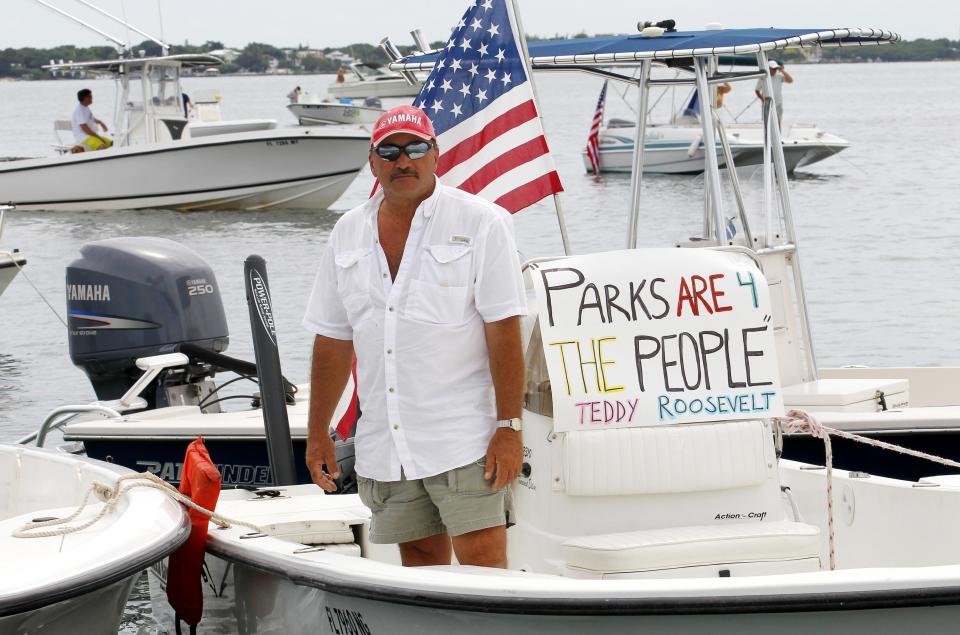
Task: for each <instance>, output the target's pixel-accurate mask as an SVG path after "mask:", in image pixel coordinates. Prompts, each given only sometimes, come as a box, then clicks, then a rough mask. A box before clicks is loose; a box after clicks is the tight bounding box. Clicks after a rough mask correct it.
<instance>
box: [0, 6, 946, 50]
mask: <svg viewBox="0 0 960 635" xmlns="http://www.w3.org/2000/svg"><path fill="white" fill-rule="evenodd" d="M0 1H2V5H3V9H4V10H3V16H4V18H3V23H4V24H3V39H2V42H0V47H3V48H7V47H13V48H19V47H24V46H35V47H40V48H46V47H51V46H55V45H58V44H77V45H83V46H90V45H95V44H103V43H104V39H103V38H102V37H100V36H98V35H96V34H94V33H91V32H89V31H87V30H86V29H83V28H82V27H80V26H77V25H75V24H73V23H71V22H69V21H68V20H66V19H65V18H63V17H61V16H58V15H56V14H55V13H53V12H52V11H50V10H49V9H46V8H44V7H42V6H41V5H39V4H37V3H36V2H34V0H0ZM47 1H48V2H50V3H51V4H54V5H56V6H58V7H60V8H62V9H65V10H67V11H69V12H70V13H73V14H74V15H77V16H78V17H82V18H83V19H85V20H86V21H88V22H91V23H93V24H94V25H96V26H98V27H100V28H101V29H102V30H105V31H107V32H109V33H111V34H113V35H115V36H117V37H119V39H121V40H127V34H126V31H125V30H124V28H123V27H122V26H118V25H116V24H111V23H110V21H109V20H108V19H107V18H104V17H102V16H99V15H97V14H96V13H95V12H94V11H93V10H91V9H89V8H87V7H85V6H83V5H82V4H81V3H80V2H79V1H77V0H47ZM518 2H519V5H520V13H521V16H522V19H523V23H524V28H525V30H526V32H527V33H532V34H536V35H553V34H555V33H561V34H564V33H570V34H573V33H577V32H579V31H586V32H588V33H625V32H631V31H633V30H635V24H636V22H637V20H639V19H646V20H651V19H652V20H661V19H664V18H674V19H676V20H677V24H678V26H679V28H681V29H687V30H690V29H699V28H701V27H702V26H703V25H704V24H706V23H708V22H720V23H721V24H723V25H724V26H725V27H760V26H777V27H791V28H807V27H824V28H830V27H846V26H864V27H877V28H882V29H887V30H890V31H895V32H897V33H900V34H901V35H902V36H903V37H905V38H907V39H915V38H919V37H927V38H939V37H948V38H950V39H960V2H957V1H956V0H915V1H914V2H908V3H906V2H901V1H894V0H873V1H869V2H868V1H865V0H851V1H848V0H840V1H837V0H805V1H802V2H783V1H781V2H767V3H761V2H757V1H756V0H727V1H726V2H718V1H717V0H685V1H683V2H675V3H663V2H660V3H654V2H637V1H636V0H590V1H582V0H518ZM95 3H96V4H97V5H98V6H99V7H101V8H103V9H105V10H107V11H109V12H111V13H114V14H115V15H123V11H124V9H125V10H126V15H127V17H128V19H129V21H130V22H132V23H133V24H135V25H136V26H138V27H139V28H140V29H142V30H144V31H147V32H150V33H153V34H155V35H158V36H159V35H160V31H161V27H160V24H161V22H160V12H161V11H162V15H163V29H162V30H163V37H164V38H165V39H166V40H167V41H170V42H172V43H175V44H182V43H183V42H184V41H185V40H186V41H189V42H191V43H194V44H199V43H202V42H204V41H206V40H219V41H221V42H223V43H225V44H226V45H228V46H233V47H238V48H239V47H243V46H244V45H246V44H247V43H249V42H251V41H258V42H266V43H269V44H274V45H277V46H296V45H298V44H309V45H311V46H315V47H325V46H341V45H345V44H350V43H353V42H370V43H376V42H378V41H379V40H380V38H381V37H383V36H384V35H389V36H391V37H392V38H393V40H394V41H395V42H397V43H400V44H408V43H412V42H411V40H410V37H409V35H408V33H409V31H410V29H412V28H416V27H420V28H421V29H422V30H423V32H424V35H426V37H427V39H428V40H431V41H434V40H445V39H446V36H447V34H448V33H449V29H450V27H452V26H453V25H454V24H455V23H456V22H457V20H458V19H459V17H460V15H461V13H463V11H464V10H465V9H466V7H467V5H468V3H469V0H406V1H400V2H397V1H393V2H389V1H387V0H159V3H160V10H159V11H158V5H157V3H158V0H95ZM668 5H674V6H673V7H672V8H667V7H668ZM645 7H646V9H645ZM131 39H132V40H133V41H134V42H137V41H140V40H141V39H142V38H140V37H139V36H136V35H135V34H134V35H133V36H132V37H131Z"/></svg>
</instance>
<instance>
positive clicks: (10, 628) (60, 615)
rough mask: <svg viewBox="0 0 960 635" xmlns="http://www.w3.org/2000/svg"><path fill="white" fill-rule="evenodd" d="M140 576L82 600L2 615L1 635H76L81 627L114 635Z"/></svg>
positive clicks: (91, 592) (108, 587)
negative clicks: (37, 634)
mask: <svg viewBox="0 0 960 635" xmlns="http://www.w3.org/2000/svg"><path fill="white" fill-rule="evenodd" d="M139 577H140V573H139V572H137V573H136V574H134V575H131V576H128V577H126V578H124V579H122V580H119V581H118V582H114V583H113V584H111V585H109V586H105V587H103V588H100V589H96V590H93V591H90V592H89V593H85V594H83V595H80V596H78V597H73V598H70V599H67V600H63V601H62V602H56V603H54V604H50V605H47V606H43V607H40V608H37V609H34V610H32V611H26V612H24V613H18V614H16V615H5V616H0V633H4V634H5V635H7V634H9V635H13V634H14V633H16V634H17V635H19V634H21V633H22V634H24V635H27V634H30V635H33V634H34V633H42V634H43V635H60V634H61V633H62V634H63V635H73V634H75V633H77V632H79V631H78V630H77V625H78V624H82V625H83V631H82V632H84V633H90V634H91V635H93V634H94V633H96V634H100V635H114V634H115V633H116V632H117V631H118V630H119V629H120V619H121V617H122V614H123V607H124V605H125V604H126V602H127V597H129V595H130V591H131V590H132V589H133V585H134V584H135V583H136V581H137V578H139Z"/></svg>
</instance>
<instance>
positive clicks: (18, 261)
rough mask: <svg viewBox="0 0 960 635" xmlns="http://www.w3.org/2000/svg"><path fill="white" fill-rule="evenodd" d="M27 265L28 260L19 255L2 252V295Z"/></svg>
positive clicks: (0, 279)
mask: <svg viewBox="0 0 960 635" xmlns="http://www.w3.org/2000/svg"><path fill="white" fill-rule="evenodd" d="M25 264H27V259H26V258H23V257H21V256H20V255H19V254H18V253H5V252H0V295H3V292H4V291H6V290H7V287H8V286H10V283H11V282H13V279H14V278H16V277H17V274H18V273H20V267H22V266H24V265H25Z"/></svg>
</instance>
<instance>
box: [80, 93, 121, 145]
mask: <svg viewBox="0 0 960 635" xmlns="http://www.w3.org/2000/svg"><path fill="white" fill-rule="evenodd" d="M77 101H79V102H80V103H79V104H77V107H76V108H75V109H74V111H73V117H72V118H71V123H72V124H73V138H74V140H75V141H76V142H77V145H79V146H82V147H83V149H84V150H103V149H105V148H109V147H110V146H112V145H113V141H112V140H111V139H110V138H109V137H103V136H101V135H100V134H98V133H97V125H99V126H100V127H101V128H103V131H104V132H107V124H105V123H103V122H102V121H100V120H99V119H97V118H96V117H94V116H93V111H92V110H90V104H92V103H93V93H92V92H91V91H90V89H89V88H84V89H82V90H80V91H78V92H77Z"/></svg>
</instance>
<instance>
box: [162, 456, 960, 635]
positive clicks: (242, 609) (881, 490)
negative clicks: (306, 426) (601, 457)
mask: <svg viewBox="0 0 960 635" xmlns="http://www.w3.org/2000/svg"><path fill="white" fill-rule="evenodd" d="M780 473H781V475H782V476H783V484H784V485H786V486H788V487H789V488H790V490H791V491H792V495H793V497H794V498H795V500H796V503H797V506H798V507H799V510H800V513H801V514H803V516H804V517H805V520H806V521H807V522H813V523H816V524H817V525H818V526H820V527H821V529H822V530H824V533H823V535H822V536H821V541H822V542H821V549H823V550H824V551H823V554H822V560H823V562H824V563H826V562H827V556H826V549H827V544H826V535H825V534H826V531H825V529H826V505H825V500H824V496H825V480H824V470H823V468H816V467H814V466H808V465H807V466H805V465H801V464H797V463H793V462H789V461H782V462H781V469H780ZM912 485H913V484H911V483H908V482H902V481H893V480H890V479H883V478H879V477H864V476H862V475H858V474H849V473H847V472H841V471H837V472H835V473H834V491H835V496H836V499H837V504H836V505H835V509H834V514H835V515H836V516H837V518H836V521H835V527H836V533H837V558H838V563H839V569H838V570H836V571H830V570H826V567H824V570H820V571H806V572H798V573H779V574H776V573H774V574H768V575H753V576H751V575H746V576H738V575H733V576H732V577H719V578H718V577H717V576H716V575H714V576H712V577H710V576H699V577H698V576H697V575H696V574H695V575H693V576H691V577H685V574H684V573H683V570H682V569H681V570H679V571H678V575H679V576H680V577H677V576H671V575H666V576H662V577H660V576H658V573H657V572H650V575H648V576H643V577H640V578H629V577H626V578H623V577H617V576H613V577H611V578H610V579H578V578H576V577H567V576H557V575H549V574H542V573H526V572H523V571H517V570H513V571H500V570H490V569H483V568H477V567H460V566H456V565H454V566H448V567H426V568H414V569H404V568H401V567H397V566H395V564H391V559H390V556H389V552H388V551H387V550H389V549H394V548H393V547H385V546H378V545H371V544H369V543H367V541H366V533H365V532H366V530H365V527H363V526H362V525H355V526H354V532H355V535H356V537H357V538H356V543H357V545H358V546H357V545H355V546H354V547H353V548H354V549H355V552H354V554H353V555H349V552H348V551H345V550H342V547H343V546H342V545H339V544H328V545H327V546H326V547H312V546H311V544H312V543H313V542H316V541H315V540H314V541H310V540H306V539H301V540H303V544H300V543H299V542H298V540H292V541H291V540H289V539H280V538H275V537H273V536H270V535H267V536H260V537H255V536H252V535H248V534H249V530H247V529H244V528H232V529H228V530H222V531H214V530H212V529H211V534H210V538H209V539H208V543H207V551H208V553H207V565H208V571H209V579H210V583H209V584H206V585H205V586H204V588H205V596H206V601H207V602H208V605H207V609H205V614H204V622H203V623H204V624H205V625H206V626H207V628H210V629H211V632H236V633H258V632H259V633H263V632H283V633H291V634H293V633H331V634H336V635H346V634H348V633H397V634H404V633H410V634H414V633H446V632H451V631H450V628H451V624H456V632H457V633H458V634H461V635H472V634H478V635H479V634H487V633H490V632H500V631H501V630H503V631H505V632H510V633H527V634H542V635H556V634H565V633H570V634H571V635H572V634H574V633H583V632H590V633H597V634H607V633H609V634H613V633H626V632H641V633H646V632H650V633H677V634H680V633H684V634H700V633H702V634H704V635H706V634H713V633H730V634H734V633H737V634H741V633H746V634H753V633H756V634H757V635H760V634H767V633H770V632H776V633H784V634H797V635H803V634H807V633H811V632H822V633H844V634H845V635H846V634H863V635H875V634H876V633H878V632H883V633H887V632H891V633H892V632H921V633H951V632H954V631H955V624H956V620H957V619H960V564H958V562H960V553H958V552H957V550H956V549H955V548H954V547H953V546H952V544H953V541H952V539H950V538H949V537H950V536H952V535H954V533H955V531H956V530H957V528H958V520H957V518H956V514H954V513H953V512H952V511H950V510H951V509H953V507H952V503H951V502H950V501H954V502H955V501H956V499H958V498H960V490H958V489H957V487H955V486H953V485H952V484H950V483H946V482H944V484H943V485H940V486H933V485H929V486H928V488H927V489H925V490H923V495H922V496H920V495H918V492H919V491H920V490H918V489H917V488H916V487H914V486H912ZM283 489H284V490H285V494H286V495H287V496H289V497H290V498H287V499H283V498H275V499H271V500H273V501H274V502H273V503H270V502H258V503H257V505H256V506H255V507H253V506H250V504H249V503H248V502H247V501H245V500H242V498H243V497H245V496H246V497H251V498H255V497H254V496H253V495H252V494H249V493H246V494H244V493H241V492H225V493H224V495H223V496H222V497H221V503H220V504H219V505H218V511H220V512H221V513H224V514H225V515H227V516H234V517H236V516H237V515H238V514H244V513H246V514H247V515H245V516H244V518H245V519H246V520H248V521H251V522H254V523H256V524H258V525H260V526H261V527H266V529H265V531H267V532H268V533H269V532H271V531H277V532H278V533H281V534H287V535H298V536H299V535H304V534H309V533H310V532H330V531H333V530H334V527H335V526H336V524H337V522H340V521H343V522H350V523H356V522H362V521H360V520H358V519H359V518H360V514H359V513H358V512H357V511H356V509H363V508H362V506H360V504H359V501H358V500H357V497H356V496H354V495H342V496H332V497H331V496H323V495H322V494H319V493H318V490H317V488H316V487H314V486H297V487H292V488H283ZM514 491H515V493H522V492H524V488H523V487H517V486H515V488H514ZM530 494H531V492H526V495H527V496H529V495H530ZM301 496H304V497H306V498H307V499H312V500H304V501H303V502H302V504H301V505H302V506H301V508H300V510H299V512H298V511H295V510H296V508H295V507H293V505H295V503H294V501H296V500H297V499H298V498H300V497H301ZM518 502H521V501H520V499H518ZM271 505H275V506H278V507H282V509H277V510H276V511H274V512H271V510H270V506H271ZM854 505H855V507H854ZM891 509H897V510H909V512H908V513H902V514H898V515H896V516H892V515H891V513H890V510H891ZM244 510H247V511H246V512H245V511H244ZM713 511H714V510H711V513H713ZM638 513H639V512H638ZM272 514H273V515H272ZM624 514H625V515H626V516H629V515H630V513H628V512H624ZM270 523H276V525H275V526H273V527H272V528H271V525H270ZM523 523H524V519H523V517H522V516H521V517H520V518H518V525H517V526H516V527H514V528H512V529H511V530H510V531H509V532H508V542H509V543H510V544H512V545H513V546H512V547H511V554H512V555H511V563H514V564H513V566H516V565H515V561H516V559H517V558H524V557H526V554H527V553H528V551H527V550H525V549H523V548H522V546H521V545H520V544H519V542H518V540H521V539H522V535H523V533H524V531H526V530H524V529H523ZM518 531H519V533H518ZM241 536H244V537H241ZM867 536H869V539H868V538H867ZM904 536H913V537H914V539H913V540H910V541H905V540H904V538H903V537H904ZM551 538H552V539H557V538H558V537H557V536H552V537H551ZM907 542H909V544H907ZM361 549H362V550H363V551H364V557H357V555H358V554H359V553H360V550H361ZM394 560H395V556H394ZM151 575H152V579H151V588H152V589H156V591H153V592H152V594H151V595H152V600H153V603H154V615H155V616H156V618H157V619H158V620H159V621H160V622H161V624H164V625H165V626H169V624H170V622H169V621H166V620H169V618H170V612H169V607H167V606H166V605H165V600H164V598H163V594H162V593H160V592H159V589H160V588H161V587H162V580H161V579H160V578H159V577H158V575H157V572H156V571H153V570H152V571H151Z"/></svg>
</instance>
